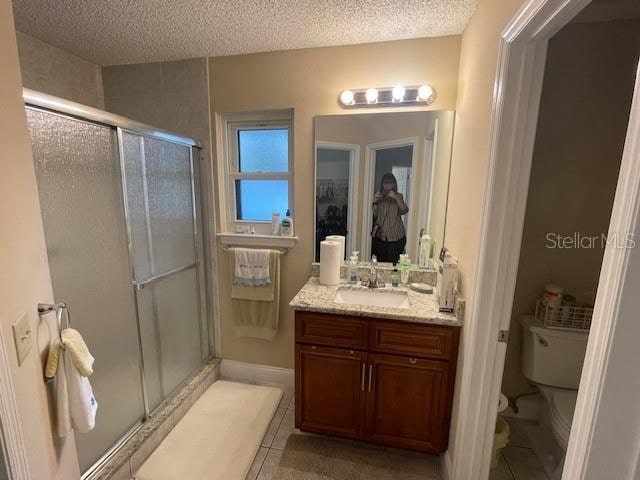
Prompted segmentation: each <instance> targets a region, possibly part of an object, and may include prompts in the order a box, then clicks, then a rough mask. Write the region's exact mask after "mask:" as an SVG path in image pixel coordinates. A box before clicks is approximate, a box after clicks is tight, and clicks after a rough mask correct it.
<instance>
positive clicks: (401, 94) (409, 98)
mask: <svg viewBox="0 0 640 480" xmlns="http://www.w3.org/2000/svg"><path fill="white" fill-rule="evenodd" d="M435 98H436V92H435V90H434V89H433V87H431V86H430V85H421V86H414V87H404V86H402V85H396V86H395V87H387V88H361V89H358V90H344V91H342V92H341V93H340V96H339V97H338V100H339V103H340V105H342V106H343V107H344V108H359V107H406V106H411V105H429V104H431V103H433V101H434V100H435Z"/></svg>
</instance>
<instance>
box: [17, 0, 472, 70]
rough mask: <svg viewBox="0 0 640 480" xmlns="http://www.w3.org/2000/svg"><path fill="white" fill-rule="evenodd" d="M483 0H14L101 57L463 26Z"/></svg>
mask: <svg viewBox="0 0 640 480" xmlns="http://www.w3.org/2000/svg"><path fill="white" fill-rule="evenodd" d="M477 3H478V0H360V1H358V0H329V1H320V0H271V1H265V0H258V1H255V0H253V1H252V0H227V1H224V0H162V1H157V0H156V1H154V0H102V1H98V0H13V4H14V14H15V19H16V27H17V29H18V30H20V31H22V32H25V33H28V34H30V35H33V36H34V37H37V38H39V39H40V40H44V41H45V42H48V43H50V44H52V45H55V46H57V47H60V48H62V49H64V50H67V51H69V52H71V53H74V54H76V55H78V56H79V57H82V58H84V59H86V60H89V61H92V62H95V63H98V64H100V65H115V64H124V63H138V62H153V61H160V60H176V59H181V58H190V57H203V56H218V55H235V54H241V53H250V52H263V51H272V50H289V49H297V48H308V47H320V46H331V45H349V44H357V43H369V42H380V41H387V40H399V39H406V38H418V37H435V36H441V35H454V34H460V33H462V31H463V30H464V28H465V26H466V25H467V22H468V21H469V18H470V17H471V15H472V13H473V11H474V9H475V6H476V4H477Z"/></svg>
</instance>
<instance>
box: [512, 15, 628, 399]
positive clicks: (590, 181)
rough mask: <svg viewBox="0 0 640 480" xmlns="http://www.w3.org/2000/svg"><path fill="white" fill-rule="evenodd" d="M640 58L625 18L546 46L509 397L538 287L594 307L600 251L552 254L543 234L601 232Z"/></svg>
mask: <svg viewBox="0 0 640 480" xmlns="http://www.w3.org/2000/svg"><path fill="white" fill-rule="evenodd" d="M639 52H640V21H631V20H629V21H613V22H602V23H578V24H572V25H569V26H567V27H565V28H564V29H563V30H561V31H560V32H559V33H558V34H557V35H556V36H555V37H554V38H553V39H552V40H551V41H550V43H549V50H548V54H547V64H546V70H545V77H544V86H543V90H542V100H541V104H540V116H539V120H538V130H537V135H536V143H535V149H534V156H533V165H532V171H531V181H530V186H529V197H528V199H527V210H526V217H525V226H524V234H523V239H522V248H521V251H520V264H519V267H518V277H517V282H516V290H515V296H514V304H513V313H512V321H511V334H510V335H509V345H508V348H507V361H506V364H505V371H504V378H503V383H502V388H503V391H504V393H505V394H507V395H515V394H517V393H522V392H527V391H530V390H531V388H530V387H529V386H528V385H527V383H526V380H525V378H524V376H523V375H522V373H521V361H520V360H521V327H520V324H519V322H518V318H519V317H520V316H521V315H522V314H528V313H533V311H534V308H535V299H536V297H538V296H539V295H540V294H541V292H542V291H543V289H544V285H545V284H546V283H556V284H558V285H562V286H563V287H564V288H565V292H566V293H571V294H572V295H574V296H575V297H576V298H577V299H578V301H579V302H589V303H593V301H594V298H595V292H596V290H597V286H598V276H599V274H600V266H601V263H602V256H603V254H604V245H603V244H602V243H600V242H599V241H598V242H597V243H596V245H595V246H594V248H574V249H566V248H565V249H560V248H555V249H550V248H547V244H548V242H547V238H546V236H547V233H558V234H561V235H565V236H571V235H572V234H573V233H574V232H579V233H580V234H582V235H584V236H594V235H601V234H606V233H607V229H608V226H609V219H610V216H611V208H612V206H613V197H614V194H615V189H616V182H617V180H618V170H619V167H620V159H621V156H622V149H623V147H624V139H625V133H626V127H627V123H628V118H629V108H630V105H631V98H632V95H633V83H634V79H635V69H636V66H637V64H638V54H639ZM614 85H615V88H612V86H614ZM605 97H606V101H597V99H604V98H605Z"/></svg>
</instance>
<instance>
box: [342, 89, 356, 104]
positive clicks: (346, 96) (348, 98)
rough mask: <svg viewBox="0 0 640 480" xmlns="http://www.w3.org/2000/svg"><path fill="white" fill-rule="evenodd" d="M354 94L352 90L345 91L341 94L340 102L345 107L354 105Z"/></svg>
mask: <svg viewBox="0 0 640 480" xmlns="http://www.w3.org/2000/svg"><path fill="white" fill-rule="evenodd" d="M353 97H354V95H353V92H352V91H351V90H345V91H344V92H342V93H341V94H340V102H341V103H342V104H343V105H353Z"/></svg>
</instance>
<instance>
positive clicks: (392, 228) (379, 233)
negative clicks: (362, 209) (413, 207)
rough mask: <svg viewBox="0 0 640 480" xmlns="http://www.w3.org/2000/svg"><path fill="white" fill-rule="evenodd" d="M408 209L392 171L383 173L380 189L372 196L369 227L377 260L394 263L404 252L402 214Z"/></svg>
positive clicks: (404, 235)
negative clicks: (371, 214) (370, 227)
mask: <svg viewBox="0 0 640 480" xmlns="http://www.w3.org/2000/svg"><path fill="white" fill-rule="evenodd" d="M408 211H409V207H408V206H407V204H406V203H405V201H404V198H403V197H402V194H401V193H399V192H398V181H397V180H396V177H395V176H394V175H393V174H392V173H385V174H384V175H383V176H382V181H381V182H380V190H379V191H378V192H376V193H375V195H374V197H373V228H372V229H371V237H372V240H371V253H372V254H373V255H375V256H376V257H377V258H378V261H379V262H393V263H396V262H397V261H398V260H399V259H400V254H401V253H403V252H404V247H405V245H406V244H407V236H406V232H405V229H404V223H402V215H405V214H406V213H407V212H408Z"/></svg>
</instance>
